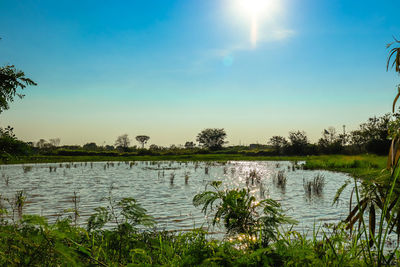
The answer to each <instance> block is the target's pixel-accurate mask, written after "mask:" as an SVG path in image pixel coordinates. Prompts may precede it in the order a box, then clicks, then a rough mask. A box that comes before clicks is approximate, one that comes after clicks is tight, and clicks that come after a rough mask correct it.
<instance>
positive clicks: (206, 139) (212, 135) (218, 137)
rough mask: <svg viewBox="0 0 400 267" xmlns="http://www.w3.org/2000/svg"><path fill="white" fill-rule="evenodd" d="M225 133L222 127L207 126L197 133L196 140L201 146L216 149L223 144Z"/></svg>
mask: <svg viewBox="0 0 400 267" xmlns="http://www.w3.org/2000/svg"><path fill="white" fill-rule="evenodd" d="M225 138H226V133H225V130H224V129H217V128H208V129H204V130H203V131H201V132H200V133H199V134H198V135H197V139H196V140H197V142H199V144H200V145H201V146H202V147H205V148H208V149H212V150H216V149H220V148H222V145H223V144H225V143H226V142H225Z"/></svg>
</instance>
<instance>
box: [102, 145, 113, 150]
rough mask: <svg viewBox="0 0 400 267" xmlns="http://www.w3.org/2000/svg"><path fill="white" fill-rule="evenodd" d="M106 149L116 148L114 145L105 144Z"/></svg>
mask: <svg viewBox="0 0 400 267" xmlns="http://www.w3.org/2000/svg"><path fill="white" fill-rule="evenodd" d="M104 149H105V150H114V146H110V145H105V147H104Z"/></svg>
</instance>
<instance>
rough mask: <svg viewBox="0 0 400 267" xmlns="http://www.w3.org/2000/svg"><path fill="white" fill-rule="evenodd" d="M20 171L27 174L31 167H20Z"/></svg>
mask: <svg viewBox="0 0 400 267" xmlns="http://www.w3.org/2000/svg"><path fill="white" fill-rule="evenodd" d="M22 170H23V171H24V173H28V172H30V171H31V170H32V166H25V165H24V166H22Z"/></svg>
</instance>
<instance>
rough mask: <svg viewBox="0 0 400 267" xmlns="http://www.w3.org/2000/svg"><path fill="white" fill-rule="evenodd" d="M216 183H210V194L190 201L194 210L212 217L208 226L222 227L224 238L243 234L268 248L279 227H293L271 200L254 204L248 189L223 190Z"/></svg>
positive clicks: (292, 221) (276, 203)
mask: <svg viewBox="0 0 400 267" xmlns="http://www.w3.org/2000/svg"><path fill="white" fill-rule="evenodd" d="M221 184H222V183H221V182H220V181H214V182H212V183H211V187H212V190H210V191H204V192H202V193H200V194H197V195H196V196H194V198H193V204H194V206H196V207H198V206H203V207H202V211H203V212H204V213H205V214H211V213H213V215H214V216H213V219H212V225H213V226H215V225H219V224H220V223H221V221H223V225H224V226H225V229H226V231H227V234H228V235H238V234H244V235H246V236H247V237H248V238H250V239H256V240H259V242H260V243H261V244H262V245H268V243H269V242H270V241H271V240H276V229H277V227H278V225H280V224H282V223H295V221H294V220H291V219H290V218H288V217H286V216H285V215H284V214H283V212H282V209H281V206H280V204H279V203H278V202H276V201H274V200H272V199H264V200H261V201H257V200H256V198H255V197H254V196H252V195H251V194H250V190H249V189H248V188H244V189H241V190H239V189H232V190H223V189H221V188H220V186H221Z"/></svg>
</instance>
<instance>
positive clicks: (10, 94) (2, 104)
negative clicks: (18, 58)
mask: <svg viewBox="0 0 400 267" xmlns="http://www.w3.org/2000/svg"><path fill="white" fill-rule="evenodd" d="M28 85H36V83H35V82H34V81H32V80H31V79H29V78H27V77H25V73H24V72H22V71H20V70H17V69H16V68H15V67H14V66H13V65H7V66H4V67H0V113H1V112H3V111H4V110H6V109H8V108H9V103H10V102H13V101H14V97H15V95H17V96H18V97H19V98H23V97H24V95H23V94H20V93H18V92H17V90H18V89H24V88H25V87H26V86H28Z"/></svg>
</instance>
